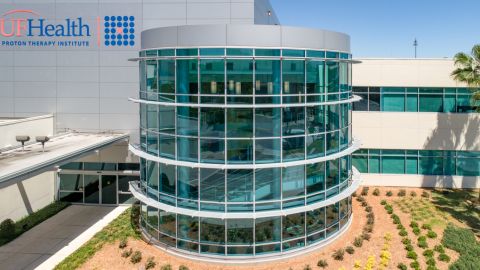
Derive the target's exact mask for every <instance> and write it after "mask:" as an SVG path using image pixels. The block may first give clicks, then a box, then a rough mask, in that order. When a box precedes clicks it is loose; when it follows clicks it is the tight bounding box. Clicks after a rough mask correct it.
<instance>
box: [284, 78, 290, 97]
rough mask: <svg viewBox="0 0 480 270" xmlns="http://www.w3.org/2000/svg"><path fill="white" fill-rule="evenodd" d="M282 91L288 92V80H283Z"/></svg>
mask: <svg viewBox="0 0 480 270" xmlns="http://www.w3.org/2000/svg"><path fill="white" fill-rule="evenodd" d="M283 92H285V93H287V94H288V93H290V82H289V81H285V82H283Z"/></svg>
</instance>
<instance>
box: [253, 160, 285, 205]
mask: <svg viewBox="0 0 480 270" xmlns="http://www.w3.org/2000/svg"><path fill="white" fill-rule="evenodd" d="M280 178H281V169H280V168H268V169H258V170H255V201H257V202H258V201H267V200H279V199H280V197H281V195H280V194H281V185H280V181H279V180H280Z"/></svg>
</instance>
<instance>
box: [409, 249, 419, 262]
mask: <svg viewBox="0 0 480 270" xmlns="http://www.w3.org/2000/svg"><path fill="white" fill-rule="evenodd" d="M407 258H409V259H412V260H416V259H417V258H418V255H417V253H416V252H415V251H409V252H407Z"/></svg>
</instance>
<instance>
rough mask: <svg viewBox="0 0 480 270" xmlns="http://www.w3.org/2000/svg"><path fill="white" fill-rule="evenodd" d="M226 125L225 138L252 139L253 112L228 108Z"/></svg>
mask: <svg viewBox="0 0 480 270" xmlns="http://www.w3.org/2000/svg"><path fill="white" fill-rule="evenodd" d="M227 123H228V126H227V137H229V138H240V137H252V135H253V110H252V109H238V108H229V109H228V110H227Z"/></svg>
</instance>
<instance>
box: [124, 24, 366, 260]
mask: <svg viewBox="0 0 480 270" xmlns="http://www.w3.org/2000/svg"><path fill="white" fill-rule="evenodd" d="M349 47H350V40H349V37H348V36H347V35H344V34H340V33H336V32H329V31H324V30H312V29H302V28H293V27H284V26H270V25H268V26H267V25H205V26H199V25H197V26H179V27H165V28H156V29H151V30H147V31H144V32H143V33H142V51H141V52H140V57H139V58H138V60H139V63H140V75H141V78H140V81H141V85H140V98H139V99H132V100H133V101H134V102H138V103H139V104H140V112H141V113H140V120H141V121H140V123H141V124H140V134H141V136H140V140H141V141H140V144H138V145H131V146H130V150H131V151H132V152H133V153H134V154H136V155H138V156H139V157H140V160H141V163H140V165H141V181H140V182H139V183H131V190H132V192H133V194H134V196H135V197H136V198H138V199H139V200H140V201H141V204H142V216H141V226H142V229H143V232H144V234H145V235H146V236H147V237H149V238H151V239H152V240H153V241H154V242H155V243H157V244H158V245H162V246H167V247H169V250H173V251H175V252H178V253H182V254H183V255H191V256H194V257H202V256H207V257H214V258H222V259H231V258H234V259H237V260H238V259H242V258H245V259H249V260H251V259H257V258H258V259H265V258H268V257H274V256H280V257H284V256H286V255H288V254H294V253H295V252H298V251H302V250H305V249H311V248H314V247H318V246H321V245H322V244H325V243H328V242H329V241H331V240H333V239H334V238H335V237H336V236H338V235H339V234H341V233H342V232H343V231H345V230H346V228H347V227H348V225H349V224H350V222H351V213H352V211H351V194H352V193H353V192H354V190H355V189H356V188H357V187H358V184H359V183H358V182H359V181H358V179H356V178H354V177H353V173H352V162H351V153H352V152H353V151H355V150H356V149H357V148H358V147H357V144H358V143H356V142H354V141H353V140H352V135H351V134H352V129H351V119H352V117H351V109H352V105H351V103H352V102H353V101H355V98H354V97H353V95H352V88H351V64H352V60H351V55H350V48H349Z"/></svg>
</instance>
